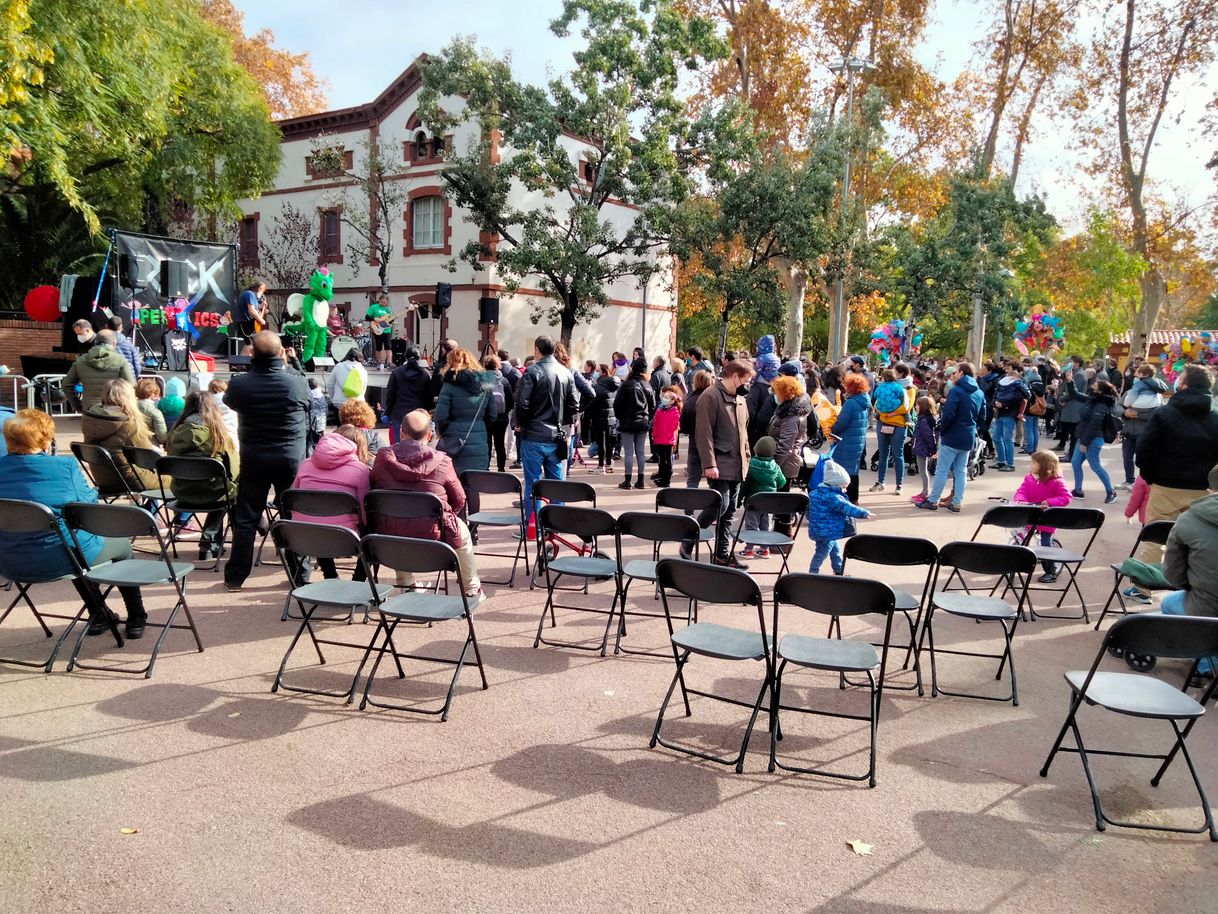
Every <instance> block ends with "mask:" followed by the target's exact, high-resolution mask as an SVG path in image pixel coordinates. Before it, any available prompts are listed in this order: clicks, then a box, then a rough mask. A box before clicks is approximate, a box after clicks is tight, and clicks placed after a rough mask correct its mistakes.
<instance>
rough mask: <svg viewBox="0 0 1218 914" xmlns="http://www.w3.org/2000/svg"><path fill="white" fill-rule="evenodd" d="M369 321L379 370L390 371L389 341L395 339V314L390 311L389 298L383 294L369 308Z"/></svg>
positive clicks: (367, 316) (366, 318)
mask: <svg viewBox="0 0 1218 914" xmlns="http://www.w3.org/2000/svg"><path fill="white" fill-rule="evenodd" d="M364 319H365V320H366V321H368V329H369V331H370V332H371V334H372V348H373V350H374V351H375V353H376V364H377V368H379V369H380V370H382V371H388V370H389V359H390V356H391V355H392V353H391V351H390V345H389V341H390V340H391V339H392V338H393V312H392V311H391V310H390V309H389V296H388V295H384V294H382V295H381V296H380V298H377V299H376V300H374V301H373V302H372V304H371V305H369V306H368V313H367V314H366V315H364Z"/></svg>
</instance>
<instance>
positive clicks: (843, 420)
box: [829, 371, 871, 504]
mask: <svg viewBox="0 0 1218 914" xmlns="http://www.w3.org/2000/svg"><path fill="white" fill-rule="evenodd" d="M842 385H843V386H842V393H843V395H844V396H845V400H844V402H843V403H842V409H841V412H839V413H838V416H837V421H836V422H834V423H833V437H834V438H836V439H837V443H836V444H834V445H833V448H832V450H831V451H830V452H829V453H830V455H831V456H832V457H833V460H834V462H835V463H837V465H838V466H840V467H841V468H842V469H843V470H845V471H846V473H847V475H849V477H850V479H849V482H848V485H847V487H846V496H847V497H848V498H849V499H850V500H851V501H852V502H854V503H855V504H857V503H858V500H859V466H860V465H861V464H862V461H863V454H864V452H865V451H866V448H867V417H868V415H869V414H870V412H871V396H870V388H869V387H868V386H867V377H866V375H864V374H863V372H861V371H852V372H850V373H849V374H847V375H846V377H845V378H844V379H843V381H842Z"/></svg>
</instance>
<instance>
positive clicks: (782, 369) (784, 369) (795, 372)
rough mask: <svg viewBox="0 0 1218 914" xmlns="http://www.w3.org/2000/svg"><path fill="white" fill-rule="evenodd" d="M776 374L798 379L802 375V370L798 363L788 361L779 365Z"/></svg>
mask: <svg viewBox="0 0 1218 914" xmlns="http://www.w3.org/2000/svg"><path fill="white" fill-rule="evenodd" d="M778 373H779V374H785V375H789V376H790V377H792V378H798V377H799V376H800V375H801V374H803V370H802V369H801V368H800V367H799V362H795V361H790V362H783V363H782V364H781V365H779V366H778Z"/></svg>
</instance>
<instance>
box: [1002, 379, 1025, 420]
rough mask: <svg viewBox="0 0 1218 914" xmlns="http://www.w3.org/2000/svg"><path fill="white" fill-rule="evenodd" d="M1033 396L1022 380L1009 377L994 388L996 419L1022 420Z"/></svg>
mask: <svg viewBox="0 0 1218 914" xmlns="http://www.w3.org/2000/svg"><path fill="white" fill-rule="evenodd" d="M1031 396H1032V393H1031V391H1029V390H1028V385H1027V384H1025V383H1024V382H1023V379H1022V378H1012V377H1010V376H1009V375H1008V376H1007V377H1005V378H1003V379H1002V380H1001V381H999V382H998V384H997V386H996V387H995V388H994V417H995V418H997V419H1004V418H1005V419H1022V418H1023V413H1024V409H1025V408H1026V407H1027V405H1028V399H1029V398H1030V397H1031Z"/></svg>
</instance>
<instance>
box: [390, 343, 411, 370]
mask: <svg viewBox="0 0 1218 914" xmlns="http://www.w3.org/2000/svg"><path fill="white" fill-rule="evenodd" d="M409 345H410V341H409V340H390V341H389V351H390V352H391V353H392V354H393V364H394V365H401V364H402V363H403V362H405V361H406V347H407V346H409Z"/></svg>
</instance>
